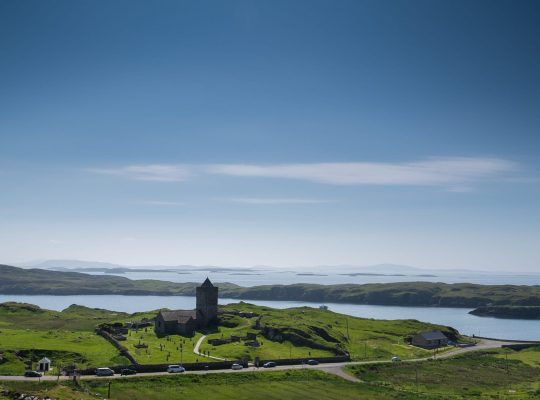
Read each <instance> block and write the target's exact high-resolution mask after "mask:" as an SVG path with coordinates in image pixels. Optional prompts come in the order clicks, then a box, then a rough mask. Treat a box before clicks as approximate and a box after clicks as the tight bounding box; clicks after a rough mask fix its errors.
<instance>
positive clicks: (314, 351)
mask: <svg viewBox="0 0 540 400" xmlns="http://www.w3.org/2000/svg"><path fill="white" fill-rule="evenodd" d="M222 309H223V310H224V311H229V312H235V311H236V312H252V313H254V314H255V315H259V317H253V318H239V317H237V316H234V318H233V321H232V324H231V325H236V326H233V327H230V328H228V327H223V326H222V327H220V328H219V331H218V332H216V333H213V334H211V335H209V336H208V338H207V340H206V341H205V342H204V343H203V346H202V347H201V349H206V350H210V354H211V355H217V356H224V357H230V355H231V354H234V355H236V356H237V357H242V358H247V359H251V360H253V359H254V358H255V357H260V358H261V359H268V358H288V357H289V356H290V355H291V356H292V357H294V358H296V357H298V358H308V357H310V356H312V357H315V356H329V355H333V354H337V353H339V352H341V351H345V352H347V353H349V354H350V355H351V357H352V358H353V359H356V360H388V359H390V358H391V357H392V356H393V355H399V356H401V357H402V358H414V357H425V356H428V355H429V354H430V353H429V352H428V351H427V350H423V349H419V348H416V347H413V346H409V345H406V344H405V342H404V338H405V337H407V336H410V335H413V334H415V333H417V332H419V331H427V330H433V329H440V330H442V331H444V332H445V333H446V334H447V335H448V336H449V337H452V338H454V339H456V338H457V335H458V332H457V331H455V330H454V329H452V328H449V327H445V326H440V325H434V324H429V323H424V322H419V321H415V320H396V321H387V320H375V319H367V318H357V317H350V316H347V315H343V314H338V313H334V312H332V311H325V310H320V309H315V308H310V307H299V308H289V309H285V310H277V309H273V308H269V307H261V306H255V305H252V304H247V303H238V304H230V305H228V306H225V307H223V308H222ZM247 332H254V333H257V335H258V336H257V338H258V340H259V341H262V342H263V344H262V346H260V347H258V348H252V347H248V346H245V345H242V344H238V343H231V344H226V345H221V346H210V345H209V344H208V339H211V338H220V337H222V336H223V337H225V338H227V337H230V335H231V334H234V335H238V336H245V334H246V333H247ZM275 343H280V344H282V346H280V347H279V348H275V349H274V348H271V346H273V344H275ZM274 347H276V346H275V345H274Z"/></svg>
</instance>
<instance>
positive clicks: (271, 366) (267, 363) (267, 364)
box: [263, 361, 277, 368]
mask: <svg viewBox="0 0 540 400" xmlns="http://www.w3.org/2000/svg"><path fill="white" fill-rule="evenodd" d="M276 365H277V364H276V363H275V362H273V361H268V362H265V363H264V364H263V367H264V368H274V367H275V366H276Z"/></svg>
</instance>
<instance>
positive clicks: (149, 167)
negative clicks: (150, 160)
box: [88, 164, 192, 182]
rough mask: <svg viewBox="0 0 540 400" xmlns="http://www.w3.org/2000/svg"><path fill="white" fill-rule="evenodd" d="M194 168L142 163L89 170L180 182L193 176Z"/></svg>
mask: <svg viewBox="0 0 540 400" xmlns="http://www.w3.org/2000/svg"><path fill="white" fill-rule="evenodd" d="M191 170H192V168H191V167H190V166H187V165H167V164H142V165H127V166H123V167H117V168H91V169H89V170H88V171H89V172H95V173H98V174H104V175H113V176H118V177H121V178H127V179H133V180H138V181H156V182H179V181H185V180H187V179H188V178H189V177H190V176H191Z"/></svg>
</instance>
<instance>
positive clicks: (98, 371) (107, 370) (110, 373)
mask: <svg viewBox="0 0 540 400" xmlns="http://www.w3.org/2000/svg"><path fill="white" fill-rule="evenodd" d="M96 375H97V376H113V375H114V371H113V370H112V369H110V368H98V369H96Z"/></svg>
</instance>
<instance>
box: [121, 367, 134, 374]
mask: <svg viewBox="0 0 540 400" xmlns="http://www.w3.org/2000/svg"><path fill="white" fill-rule="evenodd" d="M136 374H137V371H135V370H134V369H129V368H124V369H123V370H121V371H120V375H136Z"/></svg>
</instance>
